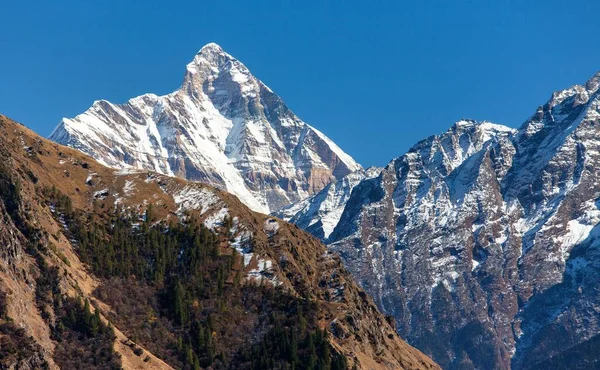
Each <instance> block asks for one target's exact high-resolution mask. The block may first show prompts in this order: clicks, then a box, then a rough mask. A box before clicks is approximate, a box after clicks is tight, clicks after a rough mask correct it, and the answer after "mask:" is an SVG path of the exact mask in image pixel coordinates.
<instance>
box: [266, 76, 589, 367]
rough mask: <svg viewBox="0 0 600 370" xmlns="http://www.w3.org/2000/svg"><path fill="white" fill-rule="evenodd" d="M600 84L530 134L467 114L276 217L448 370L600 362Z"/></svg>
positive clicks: (574, 94) (570, 98)
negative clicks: (314, 243)
mask: <svg viewBox="0 0 600 370" xmlns="http://www.w3.org/2000/svg"><path fill="white" fill-rule="evenodd" d="M599 88H600V75H599V74H596V75H595V76H594V77H592V78H591V79H590V80H588V81H587V82H586V83H585V84H582V85H574V86H572V87H570V88H568V89H565V90H562V91H558V92H555V93H554V94H552V96H551V97H550V99H549V100H548V102H546V103H545V104H543V105H542V106H540V107H539V108H538V109H537V110H536V111H535V112H534V114H533V115H532V116H531V117H530V118H528V119H527V120H526V121H525V123H524V124H523V125H522V126H521V127H520V128H519V129H518V130H515V129H512V128H508V127H505V126H501V125H496V124H492V123H489V122H475V121H471V120H462V121H459V122H457V123H456V124H455V125H453V126H452V127H451V128H450V129H449V130H448V131H446V132H445V133H443V134H441V135H435V136H432V137H430V138H428V139H425V140H423V141H421V142H419V143H417V144H416V145H415V146H413V147H412V148H411V149H410V150H409V151H408V152H407V153H406V154H404V155H402V156H400V157H398V158H396V159H394V160H392V161H391V162H390V163H389V164H388V165H387V166H386V167H385V168H384V169H383V170H381V171H380V172H379V173H378V174H376V175H374V176H369V177H365V178H363V179H361V180H360V181H351V180H352V176H353V175H349V176H348V178H347V179H345V180H342V181H337V182H336V183H335V184H342V185H338V188H340V189H341V188H343V189H344V191H339V192H335V191H330V189H331V188H332V187H333V186H329V187H328V188H325V189H324V190H322V191H321V193H319V194H316V195H315V196H313V197H310V198H308V199H305V200H303V201H302V202H301V203H300V204H299V205H297V206H296V205H292V206H289V207H287V208H285V209H283V210H282V211H280V212H279V213H278V214H279V215H280V216H281V217H282V218H284V219H288V220H292V221H293V222H295V223H297V224H298V225H299V226H300V227H303V228H305V229H306V230H308V231H310V232H311V233H313V234H314V235H316V236H318V237H320V238H321V239H322V240H324V241H325V242H326V243H328V244H329V249H330V250H333V251H336V252H338V253H339V254H340V255H341V256H342V258H343V259H344V262H345V264H346V266H347V267H348V269H349V270H350V271H351V272H352V273H353V274H354V277H355V278H356V279H357V280H358V281H359V282H360V284H361V285H362V287H363V288H365V290H366V291H367V292H368V293H370V294H371V295H372V296H373V297H374V299H375V301H376V302H377V303H378V305H379V307H380V308H381V309H382V310H383V311H384V312H385V313H387V314H390V315H393V316H394V317H395V318H396V321H397V324H398V331H399V333H400V335H401V336H402V337H403V338H406V339H407V341H408V342H409V343H411V344H412V345H414V346H415V347H417V348H419V349H420V350H422V351H423V352H425V353H426V354H428V355H430V356H432V358H433V359H434V360H435V361H436V362H438V363H439V364H440V365H441V366H442V368H445V369H464V368H476V369H511V368H512V369H543V368H580V369H583V368H597V363H598V353H600V351H599V348H600V344H599V343H600V321H599V320H598V312H600V309H599V307H600V291H599V290H598V276H600V252H599V251H600V228H599V227H600V172H599V171H598V164H599V163H600V141H599V140H598V137H599V134H600V90H599ZM594 361H595V362H594ZM549 364H552V365H553V366H548V365H549ZM557 364H562V365H561V366H557Z"/></svg>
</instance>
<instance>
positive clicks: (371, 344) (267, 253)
mask: <svg viewBox="0 0 600 370" xmlns="http://www.w3.org/2000/svg"><path fill="white" fill-rule="evenodd" d="M0 147H2V148H3V149H5V150H7V151H8V152H9V153H10V157H11V159H12V161H13V163H12V164H11V166H12V167H14V168H16V169H17V171H18V172H19V174H20V178H21V181H22V183H23V193H24V194H26V197H27V198H28V200H29V206H30V210H29V211H30V213H31V214H33V217H34V222H35V223H37V224H38V225H40V226H41V228H42V229H44V230H46V231H47V232H48V235H49V236H48V237H49V240H51V242H52V244H54V245H55V246H56V251H55V254H56V256H55V257H56V258H53V260H52V261H51V263H53V264H56V265H58V266H60V268H61V270H62V269H64V270H66V271H67V276H68V279H67V282H66V285H67V286H66V287H65V288H66V289H67V290H69V291H71V292H72V294H75V293H76V292H79V293H80V294H84V295H86V296H91V294H92V291H93V290H94V289H95V288H96V287H97V286H98V279H96V278H95V277H93V276H91V275H90V274H89V273H88V270H87V269H86V266H84V265H83V264H81V262H79V259H78V257H77V254H76V253H75V252H74V250H73V246H72V245H71V243H70V242H69V240H68V239H67V237H65V235H64V234H63V230H62V228H61V226H60V225H59V224H57V222H55V221H54V218H53V217H52V214H51V213H50V210H49V209H47V207H45V206H43V205H41V204H40V202H39V201H38V200H37V196H36V191H35V187H36V186H37V187H52V186H54V187H56V188H57V189H58V190H59V191H60V192H62V193H63V194H66V195H68V196H69V197H71V199H72V201H73V205H74V207H76V208H78V209H82V210H87V211H93V212H105V211H108V210H110V209H112V208H113V207H115V204H118V205H119V206H120V207H129V208H131V209H139V210H140V212H142V211H143V210H144V209H145V208H146V205H147V204H152V206H153V211H154V214H155V215H156V216H157V217H158V218H159V219H173V220H176V219H177V218H178V217H180V215H181V212H180V211H181V208H180V206H179V205H178V204H177V203H176V201H175V199H174V197H173V194H177V193H178V192H180V191H182V189H190V188H191V189H205V190H206V191H207V192H208V193H210V194H214V195H215V196H216V198H217V199H218V201H216V202H213V204H212V205H211V207H209V209H208V210H205V212H203V213H202V214H200V210H192V211H193V212H195V213H196V214H198V215H199V217H200V218H206V217H210V216H211V215H212V214H213V213H215V212H217V211H219V210H220V209H221V208H223V207H226V208H227V209H228V213H229V214H230V215H231V216H233V217H238V219H239V220H240V224H243V225H244V227H245V228H247V229H248V230H250V231H251V232H252V233H253V235H254V238H255V254H256V255H259V256H260V257H261V258H263V259H268V260H271V261H272V262H273V270H274V273H275V275H276V277H277V280H278V281H280V282H281V283H282V284H283V286H284V287H286V288H288V289H290V290H291V291H293V292H297V293H298V294H299V295H305V293H307V292H308V293H310V295H312V298H313V299H315V300H316V301H317V302H318V307H319V310H318V312H319V314H318V315H319V317H318V320H319V323H320V325H321V326H322V327H323V328H327V329H328V330H329V331H330V332H331V333H332V335H331V336H330V338H331V341H332V344H333V345H334V346H335V347H336V348H338V349H339V350H340V351H341V352H342V353H344V354H345V355H346V356H347V357H348V359H349V360H350V362H351V363H352V362H357V363H358V365H359V368H363V369H380V368H381V369H425V368H427V369H432V368H438V367H437V365H435V364H434V363H433V361H431V360H430V359H429V358H427V357H426V356H425V355H423V354H422V353H421V352H419V351H418V350H416V349H414V348H412V347H410V346H409V345H408V344H406V343H405V342H404V341H403V340H402V339H400V338H399V337H398V335H397V334H396V332H395V330H394V329H393V327H392V325H391V324H390V323H388V321H386V319H385V317H384V316H383V315H382V314H381V313H379V312H378V311H377V309H376V307H375V305H374V304H373V302H372V300H371V299H370V298H369V297H368V296H367V295H366V294H365V293H364V292H363V291H362V290H361V289H360V288H359V287H358V286H357V285H356V283H355V282H354V281H353V280H352V278H351V276H350V274H349V273H348V272H347V271H346V270H345V269H344V268H343V266H342V265H341V263H340V260H339V259H338V258H337V257H336V256H333V255H331V254H329V253H327V251H326V248H325V246H323V245H322V244H321V243H320V242H319V241H317V240H316V239H315V238H313V237H311V236H310V235H309V234H307V233H305V232H303V231H301V230H299V229H298V228H297V227H296V226H294V225H290V224H287V223H285V222H283V221H281V220H278V221H277V223H278V225H279V229H278V231H277V232H276V233H274V234H273V233H268V232H265V230H264V228H265V222H266V221H267V220H268V219H270V217H268V216H266V215H263V214H259V213H256V212H252V211H250V210H249V209H248V208H247V207H245V206H244V205H243V204H242V203H241V202H240V201H239V200H238V199H237V198H236V197H234V196H232V195H230V194H228V193H225V192H222V191H219V190H216V189H213V188H211V187H208V186H205V185H202V184H198V183H190V182H187V181H184V180H181V179H177V178H171V177H166V176H162V175H158V174H154V173H149V172H147V171H142V172H137V173H123V172H119V171H115V170H114V169H110V168H107V167H105V166H103V165H101V164H99V163H97V162H96V161H94V160H93V159H91V158H89V157H87V156H86V155H84V154H82V153H80V152H78V151H76V150H73V149H70V148H67V147H64V146H61V145H58V144H56V143H53V142H50V141H48V140H46V139H44V138H41V137H39V136H38V135H36V134H35V133H33V132H32V131H30V130H29V129H27V128H25V127H24V126H22V125H19V124H17V123H15V122H13V121H11V120H10V119H8V118H6V117H4V116H0ZM90 178H91V181H87V180H89V179H90ZM23 258H26V257H23ZM65 260H68V261H69V265H70V266H69V265H67V264H66V263H65ZM18 263H19V262H18ZM254 264H255V262H254ZM252 267H254V266H253V265H252V264H250V266H248V268H247V269H246V271H248V270H249V269H251V268H252ZM0 277H1V278H2V283H3V284H4V285H5V286H9V285H11V284H12V285H14V284H21V282H20V281H19V279H21V277H20V276H18V275H13V276H11V277H9V278H4V277H3V276H0ZM21 285H24V284H21ZM12 290H13V291H15V290H14V289H12ZM25 290H26V289H25V288H23V292H19V293H18V294H12V295H11V296H9V300H11V298H12V302H14V304H13V305H12V306H14V307H16V306H20V307H29V308H31V307H32V306H34V303H32V302H29V300H30V298H27V295H26V294H25V293H26V292H25ZM21 293H23V294H21ZM17 297H19V298H17ZM98 303H99V304H100V306H101V307H103V303H102V302H98ZM9 307H11V304H10V303H9ZM104 307H105V308H106V309H110V307H108V306H106V305H104ZM29 311H31V312H28V313H27V314H25V312H24V309H23V308H21V309H19V312H20V314H23V315H22V318H23V322H26V325H25V327H26V329H27V330H28V332H29V333H31V335H33V336H34V338H35V339H36V340H37V341H38V342H40V343H41V344H42V346H43V347H44V348H45V349H46V350H47V351H48V352H51V351H52V349H53V344H52V341H51V340H50V339H49V336H48V334H47V333H48V329H47V327H46V328H44V323H43V320H41V319H40V318H39V314H37V313H36V312H35V310H29ZM29 316H30V317H29ZM117 329H119V328H117ZM121 329H122V330H123V331H126V328H121ZM118 335H122V334H121V333H120V332H118ZM121 339H124V338H123V337H121ZM115 348H116V349H117V350H118V351H119V353H121V355H122V359H123V366H125V367H126V368H148V367H149V366H154V368H167V367H168V366H167V365H166V364H164V363H162V362H161V361H160V360H159V359H157V358H152V360H151V361H150V362H149V363H140V359H139V358H138V357H137V356H135V355H133V354H132V353H130V352H131V350H130V348H129V347H128V346H125V345H123V344H122V341H120V340H117V342H116V344H115Z"/></svg>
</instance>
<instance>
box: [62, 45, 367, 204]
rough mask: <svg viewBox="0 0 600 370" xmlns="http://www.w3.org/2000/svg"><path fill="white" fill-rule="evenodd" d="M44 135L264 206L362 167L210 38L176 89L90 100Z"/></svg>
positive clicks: (108, 160)
mask: <svg viewBox="0 0 600 370" xmlns="http://www.w3.org/2000/svg"><path fill="white" fill-rule="evenodd" d="M50 138H51V139H52V140H55V141H57V142H59V143H61V144H66V145H69V146H72V147H74V148H76V149H79V150H81V151H83V152H85V153H87V154H89V155H91V156H93V157H94V158H96V159H97V160H99V161H101V162H103V163H105V164H107V165H109V166H112V167H117V168H128V167H133V168H141V169H148V170H154V171H158V172H160V173H163V174H167V175H175V176H180V177H184V178H187V179H189V180H197V181H202V182H206V183H209V184H212V185H214V186H217V187H220V188H222V189H224V190H227V191H229V192H231V193H233V194H235V195H237V196H238V197H239V198H240V199H241V200H242V201H243V202H244V203H246V204H247V205H248V206H249V207H250V208H252V209H254V210H258V211H262V212H270V211H274V210H277V209H280V208H282V207H284V206H286V205H288V204H290V203H293V202H297V201H300V200H302V199H304V198H306V197H308V196H310V195H311V194H314V193H316V192H318V191H320V190H321V189H322V188H323V187H325V186H326V185H327V184H329V182H331V181H332V180H334V179H336V178H342V177H344V176H345V175H347V174H349V173H351V172H354V171H357V170H361V169H362V167H361V166H360V165H359V164H358V163H356V162H355V161H354V160H353V159H352V158H351V157H350V156H349V155H347V154H346V153H344V152H343V151H342V150H341V149H340V148H339V147H338V146H337V145H335V144H334V143H333V142H332V141H331V140H330V139H328V138H327V137H326V136H325V135H324V134H323V133H321V132H320V131H318V130H316V129H314V128H313V127H311V126H310V125H308V124H306V123H305V122H303V121H302V120H301V119H300V118H298V117H297V116H296V115H295V114H294V113H293V112H292V111H291V110H290V109H289V108H288V107H287V106H286V105H285V103H284V102H283V100H281V98H280V97H278V96H277V95H275V93H273V91H272V90H271V89H269V88H268V87H267V86H266V85H265V84H264V83H262V82H261V81H260V80H258V79H257V78H256V77H255V76H254V75H252V73H251V72H250V71H249V70H248V68H246V66H244V65H243V64H242V63H241V62H240V61H238V60H237V59H235V58H234V57H232V56H231V55H229V54H227V53H226V52H225V51H224V50H223V49H222V48H221V47H220V46H219V45H217V44H214V43H210V44H207V45H206V46H204V47H203V48H202V49H200V51H199V52H198V53H197V54H196V55H195V56H194V58H193V60H192V61H191V62H190V63H188V64H187V66H186V71H185V75H184V79H183V83H182V85H181V88H180V89H178V90H176V91H174V92H172V93H170V94H167V95H164V96H157V95H154V94H144V95H142V96H139V97H135V98H132V99H130V100H129V101H128V102H126V103H124V104H113V103H110V102H108V101H106V100H99V101H96V102H94V104H93V105H92V106H91V107H90V108H89V109H88V110H87V111H86V112H84V113H82V114H80V115H78V116H77V117H75V118H73V119H69V118H64V119H63V120H62V122H61V123H60V124H59V125H58V127H57V128H56V129H55V130H54V131H53V132H52V134H51V135H50Z"/></svg>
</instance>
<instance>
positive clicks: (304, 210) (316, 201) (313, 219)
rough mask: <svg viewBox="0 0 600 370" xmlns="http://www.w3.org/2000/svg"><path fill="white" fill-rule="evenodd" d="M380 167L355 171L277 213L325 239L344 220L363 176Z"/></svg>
mask: <svg viewBox="0 0 600 370" xmlns="http://www.w3.org/2000/svg"><path fill="white" fill-rule="evenodd" d="M380 171H381V168H377V167H370V168H368V169H366V170H360V171H356V172H353V173H351V174H349V175H347V176H345V177H343V178H342V179H339V180H336V181H333V182H331V183H329V185H327V186H326V187H325V188H323V190H321V191H320V192H319V193H318V194H316V195H315V196H312V197H309V198H307V199H304V200H302V201H300V202H298V203H294V204H291V205H289V206H287V207H285V208H283V209H281V210H279V211H277V212H275V213H273V215H275V216H277V217H280V218H282V219H284V220H286V221H288V222H291V223H294V224H296V225H298V226H299V227H301V228H303V229H304V230H307V231H309V232H310V233H311V234H313V235H315V236H316V237H318V238H320V239H322V240H325V239H327V238H328V237H329V235H330V234H331V232H332V231H333V228H334V227H335V225H337V223H338V222H339V221H340V217H341V216H342V212H343V211H344V207H345V206H346V202H347V201H348V198H350V194H351V193H352V189H354V187H355V186H356V185H358V184H359V183H360V182H361V180H364V179H366V178H372V177H375V176H377V175H378V174H379V172H380Z"/></svg>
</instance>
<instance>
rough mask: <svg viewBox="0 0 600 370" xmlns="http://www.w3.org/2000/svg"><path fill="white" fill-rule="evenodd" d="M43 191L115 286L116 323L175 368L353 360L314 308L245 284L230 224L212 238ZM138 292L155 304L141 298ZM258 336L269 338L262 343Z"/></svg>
mask: <svg viewBox="0 0 600 370" xmlns="http://www.w3.org/2000/svg"><path fill="white" fill-rule="evenodd" d="M42 194H43V196H44V197H45V198H46V199H47V201H48V203H49V204H50V205H52V206H54V208H55V216H56V217H57V218H58V219H60V221H61V222H64V225H65V227H66V233H67V236H68V237H69V238H70V239H71V240H72V241H74V243H73V244H74V245H75V247H76V251H77V253H78V254H79V256H80V258H81V260H82V261H83V262H85V263H86V264H87V265H89V267H90V269H91V270H92V271H93V273H94V274H95V275H97V276H99V277H102V278H104V279H105V280H104V281H105V284H107V286H110V287H111V288H110V291H108V290H104V289H103V288H102V287H101V288H100V289H99V292H98V294H101V295H102V299H105V300H107V303H109V304H110V305H111V306H112V307H113V309H115V310H116V311H118V312H120V313H121V315H115V317H112V318H111V320H112V319H114V322H115V323H116V324H117V325H119V326H120V327H129V328H133V329H132V331H131V332H129V333H127V334H128V335H129V336H130V337H132V338H136V339H137V340H138V341H139V343H140V344H141V345H143V346H145V347H146V348H148V349H149V350H150V351H152V352H153V353H155V354H159V356H161V357H162V358H163V360H165V361H167V362H168V363H169V364H171V365H172V366H174V367H176V368H182V369H200V368H206V367H209V366H212V367H213V368H215V369H218V368H221V369H225V368H230V369H310V370H313V369H315V370H316V369H320V370H321V369H322V370H326V369H335V370H337V369H346V367H347V366H346V361H345V358H344V357H343V356H342V355H340V354H338V353H337V352H336V351H334V350H333V348H331V345H330V344H329V342H328V340H327V333H326V332H325V331H323V330H321V329H319V328H318V326H317V324H316V316H317V315H316V311H317V307H316V304H315V303H314V302H311V301H310V300H309V299H308V298H305V299H302V298H298V297H294V296H292V295H290V294H289V293H287V292H286V291H285V290H283V289H281V288H276V287H273V286H271V285H270V284H260V285H259V284H250V283H243V284H242V282H241V281H240V278H239V277H240V275H241V271H240V270H239V269H240V265H242V264H243V263H242V261H241V258H240V256H239V255H238V253H237V252H236V251H235V250H234V249H231V248H225V247H221V245H226V244H227V243H226V241H227V239H228V230H227V228H228V227H231V225H232V222H231V220H230V219H228V220H226V221H227V222H224V224H225V227H223V229H224V231H221V232H213V231H211V230H209V229H207V228H206V227H205V226H204V225H203V224H202V223H201V222H198V221H197V220H195V219H194V218H193V217H190V218H189V220H188V221H185V222H170V223H166V222H156V220H155V219H154V216H153V211H152V208H151V207H148V208H147V209H146V210H145V211H144V212H131V211H126V210H123V209H119V208H114V209H111V210H105V211H104V212H93V213H84V212H82V211H76V210H74V208H73V206H72V204H71V200H70V199H69V197H67V196H65V195H63V194H61V193H60V192H59V191H58V190H57V189H56V188H45V189H43V191H42ZM127 282H135V283H127ZM132 286H138V287H139V289H140V290H144V292H146V293H149V294H150V295H151V296H153V297H154V298H152V299H139V298H141V297H139V296H138V292H135V291H134V290H132V289H131V287H132ZM134 297H137V298H134ZM124 302H127V304H124ZM84 311H85V309H84ZM127 317H129V318H131V320H130V321H121V322H119V320H127ZM249 318H253V319H254V320H255V322H254V323H252V325H250V324H248V323H247V321H248V320H249ZM77 322H79V321H77ZM140 322H142V323H143V325H140V324H139V323H140ZM70 323H71V324H72V322H70ZM236 323H239V326H237V325H236ZM64 325H65V326H67V325H66V323H64ZM78 325H79V324H78ZM256 325H258V327H257V326H256ZM78 327H79V326H78ZM80 329H81V328H80ZM81 330H83V329H81ZM84 331H85V330H84ZM256 332H263V333H264V334H262V335H261V336H260V337H259V338H258V339H259V340H258V341H257V338H256ZM148 333H154V335H151V334H148ZM156 333H163V335H156ZM164 334H166V335H164ZM157 347H161V348H157Z"/></svg>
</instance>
